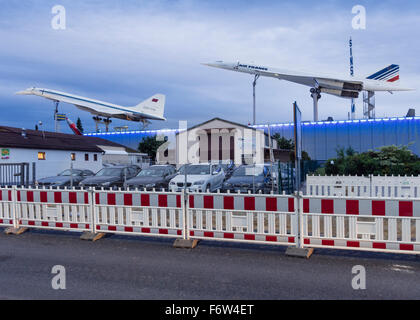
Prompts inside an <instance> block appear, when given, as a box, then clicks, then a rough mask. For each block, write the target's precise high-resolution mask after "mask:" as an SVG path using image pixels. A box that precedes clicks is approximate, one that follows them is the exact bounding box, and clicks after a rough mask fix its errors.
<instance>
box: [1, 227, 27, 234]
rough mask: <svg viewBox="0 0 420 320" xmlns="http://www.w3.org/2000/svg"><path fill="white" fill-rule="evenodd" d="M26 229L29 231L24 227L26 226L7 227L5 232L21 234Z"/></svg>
mask: <svg viewBox="0 0 420 320" xmlns="http://www.w3.org/2000/svg"><path fill="white" fill-rule="evenodd" d="M26 231H28V228H24V227H19V228H15V227H9V228H6V230H4V233H5V234H14V235H19V234H22V233H24V232H26Z"/></svg>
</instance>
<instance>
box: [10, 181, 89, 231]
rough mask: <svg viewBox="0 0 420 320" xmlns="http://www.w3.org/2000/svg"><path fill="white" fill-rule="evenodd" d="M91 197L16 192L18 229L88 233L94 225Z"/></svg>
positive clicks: (74, 193) (57, 192)
mask: <svg viewBox="0 0 420 320" xmlns="http://www.w3.org/2000/svg"><path fill="white" fill-rule="evenodd" d="M89 197H90V195H89V193H88V192H87V191H80V190H53V189H24V188H19V189H17V190H16V210H17V216H18V217H19V222H18V225H19V226H23V227H28V228H45V229H57V230H69V231H89V230H90V229H91V224H92V216H91V210H90V206H91V205H90V200H89Z"/></svg>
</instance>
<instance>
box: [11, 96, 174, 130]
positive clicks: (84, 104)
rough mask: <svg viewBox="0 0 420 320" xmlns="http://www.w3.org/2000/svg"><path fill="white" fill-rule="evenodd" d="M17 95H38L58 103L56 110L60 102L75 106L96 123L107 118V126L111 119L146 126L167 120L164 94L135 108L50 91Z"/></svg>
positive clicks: (153, 97)
mask: <svg viewBox="0 0 420 320" xmlns="http://www.w3.org/2000/svg"><path fill="white" fill-rule="evenodd" d="M16 94H22V95H36V96H39V97H43V98H46V99H49V100H52V101H54V102H55V103H56V110H57V106H58V103H59V102H65V103H69V104H74V105H75V106H76V107H77V108H79V109H81V110H83V111H88V112H90V113H91V114H93V115H95V116H96V117H94V120H95V121H100V120H101V119H100V118H99V117H97V116H101V117H104V118H106V119H107V120H106V121H105V123H107V124H109V122H110V121H109V118H118V119H123V120H128V121H136V122H142V123H143V124H144V125H146V124H147V123H148V120H166V119H165V118H164V117H163V113H164V109H165V95H163V94H155V95H154V96H152V97H150V98H149V99H147V100H145V101H143V102H141V103H139V104H138V105H136V106H133V107H124V106H120V105H116V104H112V103H108V102H103V101H98V100H94V99H90V98H84V97H80V96H76V95H73V94H70V93H65V92H60V91H56V90H50V89H39V88H29V89H26V90H24V91H19V92H17V93H16Z"/></svg>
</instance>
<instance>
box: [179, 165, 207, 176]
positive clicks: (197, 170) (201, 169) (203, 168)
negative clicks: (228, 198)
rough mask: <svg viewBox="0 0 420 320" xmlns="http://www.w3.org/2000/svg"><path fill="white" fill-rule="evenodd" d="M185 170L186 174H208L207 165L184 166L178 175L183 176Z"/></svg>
mask: <svg viewBox="0 0 420 320" xmlns="http://www.w3.org/2000/svg"><path fill="white" fill-rule="evenodd" d="M185 168H187V174H194V175H206V174H210V166H209V165H191V166H184V167H181V169H179V174H185Z"/></svg>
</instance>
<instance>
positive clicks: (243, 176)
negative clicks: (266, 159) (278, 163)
mask: <svg viewBox="0 0 420 320" xmlns="http://www.w3.org/2000/svg"><path fill="white" fill-rule="evenodd" d="M271 189H272V178H271V174H270V166H269V165H255V166H253V165H242V166H240V167H239V168H237V169H236V170H235V171H234V172H233V174H232V177H231V178H230V179H228V180H226V181H225V183H223V188H222V191H223V192H227V191H228V190H229V191H230V192H238V191H240V192H241V193H248V191H251V193H259V192H260V191H261V192H262V193H270V192H271Z"/></svg>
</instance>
